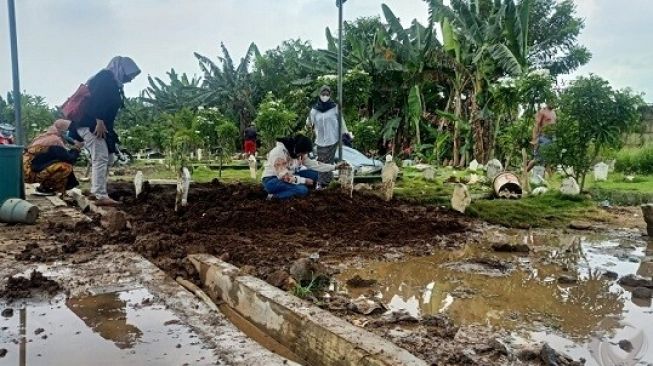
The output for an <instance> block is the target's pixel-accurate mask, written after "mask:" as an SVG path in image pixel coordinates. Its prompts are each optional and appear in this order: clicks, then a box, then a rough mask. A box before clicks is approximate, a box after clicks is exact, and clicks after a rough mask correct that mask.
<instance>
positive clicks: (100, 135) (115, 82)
mask: <svg viewBox="0 0 653 366" xmlns="http://www.w3.org/2000/svg"><path fill="white" fill-rule="evenodd" d="M140 73H141V70H140V69H139V68H138V66H137V65H136V63H135V62H134V60H132V59H131V58H129V57H122V56H117V57H114V58H113V59H112V60H111V62H109V65H108V66H107V67H106V68H105V69H104V70H102V71H100V72H99V73H97V74H96V75H95V76H93V77H92V78H91V79H90V80H89V81H88V82H87V86H88V89H89V92H90V96H89V97H88V100H87V101H86V103H85V106H84V113H83V117H82V118H81V119H80V120H79V121H73V123H72V124H71V125H70V132H71V136H72V137H73V138H75V139H76V140H78V141H84V144H85V146H86V148H87V149H88V150H89V151H90V153H91V162H92V163H91V166H92V168H91V194H92V195H93V196H95V199H96V200H97V202H96V204H97V205H98V206H112V205H116V204H118V202H117V201H114V200H112V199H111V198H109V195H108V193H107V177H108V175H109V165H110V164H109V163H110V161H112V160H113V154H115V153H116V152H117V149H116V144H117V143H118V142H119V141H118V135H117V134H116V132H115V130H114V121H115V119H116V116H117V114H118V111H119V110H120V108H122V107H124V92H123V85H124V84H125V83H128V82H130V81H132V80H133V79H134V78H135V77H136V76H137V75H138V74H140Z"/></svg>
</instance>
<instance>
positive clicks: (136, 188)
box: [134, 170, 143, 198]
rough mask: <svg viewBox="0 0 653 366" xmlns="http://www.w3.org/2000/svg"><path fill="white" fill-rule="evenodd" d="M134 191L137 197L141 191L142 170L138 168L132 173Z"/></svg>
mask: <svg viewBox="0 0 653 366" xmlns="http://www.w3.org/2000/svg"><path fill="white" fill-rule="evenodd" d="M134 192H136V197H137V198H138V196H139V195H140V194H141V192H143V172H142V171H140V170H139V171H137V172H136V175H134Z"/></svg>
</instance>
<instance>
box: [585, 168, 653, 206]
mask: <svg viewBox="0 0 653 366" xmlns="http://www.w3.org/2000/svg"><path fill="white" fill-rule="evenodd" d="M587 180H588V182H587V191H588V192H589V193H590V194H591V195H592V198H593V199H594V200H595V201H606V200H607V201H608V202H610V204H611V205H618V206H619V205H621V206H638V205H640V204H642V203H648V202H653V176H652V175H640V176H635V179H634V180H633V181H632V182H629V181H627V180H626V179H625V177H624V174H621V173H611V174H610V175H609V176H608V180H607V181H605V182H595V181H594V180H593V177H591V176H588V177H587Z"/></svg>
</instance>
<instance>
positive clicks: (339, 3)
mask: <svg viewBox="0 0 653 366" xmlns="http://www.w3.org/2000/svg"><path fill="white" fill-rule="evenodd" d="M345 1H347V0H336V5H337V6H338V108H339V113H338V156H339V158H340V160H341V161H342V160H343V156H342V113H343V111H344V108H343V104H342V103H343V97H342V93H343V91H342V34H343V29H342V7H343V5H344V3H345Z"/></svg>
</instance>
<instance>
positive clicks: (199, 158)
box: [197, 149, 204, 160]
mask: <svg viewBox="0 0 653 366" xmlns="http://www.w3.org/2000/svg"><path fill="white" fill-rule="evenodd" d="M203 153H204V151H202V149H197V160H202V155H204V154H203Z"/></svg>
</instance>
